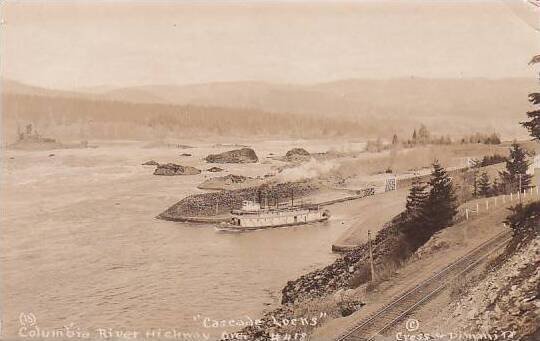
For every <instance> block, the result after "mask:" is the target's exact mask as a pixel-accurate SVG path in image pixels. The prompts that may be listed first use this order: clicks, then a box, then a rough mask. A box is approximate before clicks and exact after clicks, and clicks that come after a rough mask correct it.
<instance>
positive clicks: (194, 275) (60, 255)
mask: <svg viewBox="0 0 540 341" xmlns="http://www.w3.org/2000/svg"><path fill="white" fill-rule="evenodd" d="M290 147H291V145H290V144H277V145H274V144H271V143H270V144H261V145H260V146H259V147H258V149H257V152H258V153H259V155H260V156H261V154H263V155H265V154H267V153H269V152H270V151H272V152H275V153H283V152H284V151H285V150H286V149H288V148H290ZM227 149H231V148H226V147H222V148H221V149H220V150H217V151H221V150H227ZM209 151H214V152H215V151H216V149H215V148H210V147H209V146H207V147H205V148H194V149H186V150H178V149H175V148H172V149H171V148H166V147H162V148H143V145H142V144H141V143H127V142H126V143H116V144H107V145H100V146H99V147H98V148H94V149H93V148H89V149H79V150H78V149H65V150H54V151H5V152H4V153H3V160H2V161H3V162H2V179H1V185H2V191H1V199H2V204H1V205H2V215H1V227H2V239H1V241H2V251H1V262H2V314H3V319H2V320H3V336H4V337H9V336H16V335H17V333H18V330H19V328H20V327H21V326H22V324H21V322H22V323H23V324H24V323H26V322H27V320H25V318H26V317H27V316H32V318H31V320H33V319H34V317H35V323H34V325H37V326H39V327H40V328H41V329H54V328H61V327H62V326H65V325H70V324H71V323H73V325H72V326H75V327H76V328H79V329H80V330H86V331H89V332H91V333H92V332H93V331H95V330H96V329H97V328H112V329H113V330H138V331H140V332H141V333H143V332H144V331H147V330H150V329H158V328H161V329H164V330H165V329H175V330H177V331H182V332H204V333H209V334H211V335H212V336H217V335H219V334H220V332H221V331H222V330H221V329H213V328H206V327H205V326H203V324H202V321H203V319H204V318H205V317H208V318H210V319H215V320H220V319H246V318H247V317H251V318H256V317H258V316H260V314H261V313H262V312H263V310H264V309H265V308H270V307H272V306H275V305H276V304H277V303H278V302H279V300H280V298H281V295H280V290H281V288H282V287H283V286H284V285H285V283H286V281H287V280H292V279H294V278H296V277H298V276H299V275H301V274H303V273H306V272H308V271H310V270H312V269H314V268H317V267H320V266H323V265H325V264H329V263H330V262H332V261H333V259H335V256H334V255H333V254H332V253H331V252H330V247H331V244H332V242H333V241H335V240H336V239H337V238H338V237H339V235H340V233H342V231H343V226H341V225H340V224H338V223H337V222H335V221H334V222H332V221H330V222H328V223H323V224H315V225H310V226H302V227H293V228H286V229H273V230H265V231H258V232H253V233H243V234H226V233H219V232H216V231H215V230H214V228H213V227H212V226H201V225H196V226H193V225H192V226H190V225H186V224H181V223H175V222H166V221H160V220H157V219H154V216H155V215H157V214H158V213H160V212H161V211H162V210H164V209H166V208H167V207H169V206H170V205H172V204H173V203H175V202H176V201H178V200H180V199H181V198H183V197H184V196H186V195H188V194H191V193H196V192H200V191H199V190H197V189H196V188H195V186H196V185H197V184H198V183H200V182H202V181H203V180H204V178H205V177H208V176H215V174H212V173H208V172H203V173H202V174H200V175H196V176H177V177H159V176H154V175H152V172H153V169H154V168H153V167H147V166H141V165H140V164H141V163H142V162H144V161H147V160H149V159H155V160H156V161H158V162H168V161H175V162H177V163H181V164H186V165H193V166H196V167H200V168H203V169H205V168H208V167H209V165H206V164H204V162H203V161H202V160H201V159H202V157H203V156H204V155H205V154H206V153H208V152H209ZM183 152H187V153H192V154H193V156H192V157H181V156H180V154H181V153H183ZM51 153H52V154H54V156H52V155H51V156H50V155H49V154H51ZM274 166H276V164H275V163H274V162H270V161H264V160H263V161H262V162H260V163H259V164H257V165H251V166H248V165H230V166H225V167H224V168H227V169H229V170H230V172H231V173H234V174H242V175H263V174H265V173H267V172H269V171H271V169H272V168H273V167H274ZM21 314H23V315H21ZM20 317H23V319H22V321H21V319H20ZM233 329H234V328H233Z"/></svg>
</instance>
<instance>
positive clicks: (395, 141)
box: [392, 134, 399, 145]
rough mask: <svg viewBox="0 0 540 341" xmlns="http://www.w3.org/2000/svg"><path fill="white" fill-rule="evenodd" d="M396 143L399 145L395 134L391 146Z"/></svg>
mask: <svg viewBox="0 0 540 341" xmlns="http://www.w3.org/2000/svg"><path fill="white" fill-rule="evenodd" d="M398 143H399V140H398V137H397V134H394V137H393V138H392V144H393V145H396V144H398Z"/></svg>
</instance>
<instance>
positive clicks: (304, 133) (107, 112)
mask: <svg viewBox="0 0 540 341" xmlns="http://www.w3.org/2000/svg"><path fill="white" fill-rule="evenodd" d="M534 86H535V82H534V80H533V79H521V78H511V79H496V80H491V79H416V78H410V79H392V80H358V79H351V80H341V81H335V82H328V83H321V84H313V85H288V84H273V83H264V82H216V83H207V84H195V85H180V86H177V85H148V86H138V87H126V88H109V87H99V88H95V89H90V88H86V89H84V88H83V89H78V91H75V90H74V91H70V92H67V91H60V90H50V89H44V88H39V87H32V86H28V85H25V84H21V83H17V82H13V81H6V80H3V82H2V97H3V98H2V99H3V103H2V109H3V110H2V114H3V118H4V129H3V131H4V133H7V134H8V136H9V135H11V134H12V131H13V129H15V128H14V127H15V126H16V122H17V121H18V122H19V123H20V124H25V123H26V122H27V121H29V120H31V121H34V123H35V124H36V125H37V126H36V127H37V128H38V129H40V130H41V131H43V132H46V131H47V130H48V131H51V134H61V135H64V134H68V135H69V136H74V137H75V138H77V137H76V136H79V135H85V134H86V135H88V138H91V137H107V138H130V137H141V138H144V137H156V136H170V135H174V134H196V135H204V134H220V135H227V134H229V135H234V134H236V135H242V136H245V135H248V136H249V135H273V136H296V137H329V136H357V137H362V138H365V137H376V136H382V137H386V138H391V136H392V134H393V133H394V132H395V133H398V135H400V137H403V138H407V137H410V136H408V135H410V134H411V131H412V129H413V127H415V126H418V125H419V124H420V123H424V124H425V125H427V126H428V128H429V129H430V130H431V131H432V132H434V133H437V134H441V135H446V134H449V135H459V134H467V133H473V132H476V131H484V132H494V131H496V132H499V133H501V134H502V136H503V138H512V137H520V136H521V135H523V134H525V132H524V130H523V129H521V127H520V126H519V125H518V124H517V122H518V121H520V120H522V119H523V118H524V113H525V112H526V111H527V110H529V104H528V102H527V93H528V92H529V90H530V89H532V88H534ZM520 134H521V135H520ZM524 136H525V135H523V137H524ZM59 137H60V136H59Z"/></svg>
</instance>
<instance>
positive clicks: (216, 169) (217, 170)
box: [206, 167, 223, 173]
mask: <svg viewBox="0 0 540 341" xmlns="http://www.w3.org/2000/svg"><path fill="white" fill-rule="evenodd" d="M206 171H207V172H212V173H217V172H223V168H219V167H211V168H208V169H207V170H206Z"/></svg>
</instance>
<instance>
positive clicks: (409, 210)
mask: <svg viewBox="0 0 540 341" xmlns="http://www.w3.org/2000/svg"><path fill="white" fill-rule="evenodd" d="M427 197H428V192H427V184H425V183H423V182H422V181H421V180H420V178H419V177H416V178H415V179H414V180H413V183H412V186H411V189H410V191H409V195H408V196H407V203H406V204H405V214H406V215H407V218H408V219H409V220H418V219H419V218H421V217H422V213H423V210H424V206H425V204H426V200H427Z"/></svg>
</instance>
